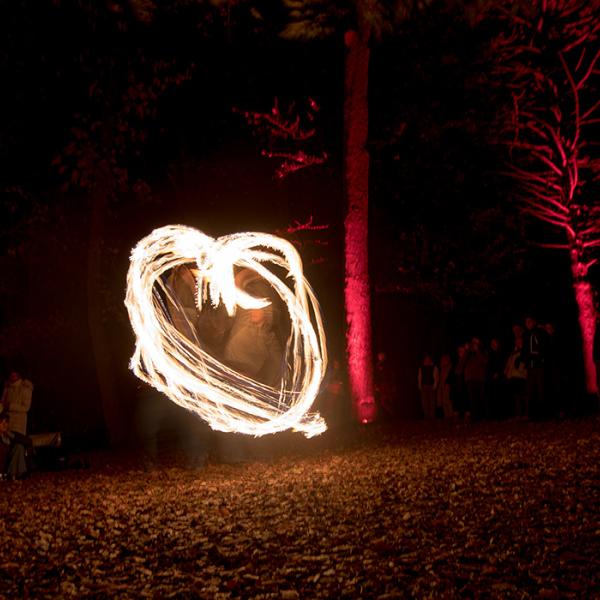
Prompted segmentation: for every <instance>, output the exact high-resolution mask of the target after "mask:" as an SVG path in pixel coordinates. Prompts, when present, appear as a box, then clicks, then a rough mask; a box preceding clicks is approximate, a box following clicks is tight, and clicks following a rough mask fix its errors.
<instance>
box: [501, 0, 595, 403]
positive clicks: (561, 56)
mask: <svg viewBox="0 0 600 600" xmlns="http://www.w3.org/2000/svg"><path fill="white" fill-rule="evenodd" d="M595 4H596V3H594V2H588V1H586V0H540V1H539V2H535V3H533V4H531V5H529V4H528V3H519V4H515V3H514V2H508V3H505V6H504V9H503V10H502V9H501V11H500V15H501V19H502V22H503V24H504V25H505V26H506V27H505V30H504V31H503V33H502V34H501V35H500V36H499V37H498V38H497V40H496V43H495V44H494V47H493V52H494V54H495V61H496V62H497V72H498V73H499V74H500V76H501V77H502V78H503V79H502V80H503V81H504V82H505V83H506V84H507V85H508V89H509V91H510V93H511V96H512V106H511V108H510V109H508V110H507V112H506V113H504V114H503V115H502V119H501V120H502V123H503V125H502V128H503V132H504V135H505V137H504V139H505V140H506V141H507V143H508V146H509V149H510V165H511V175H512V176H513V177H514V178H515V180H516V182H517V184H518V190H519V196H520V200H521V202H522V207H523V210H524V211H525V212H526V213H527V214H529V215H531V216H532V217H533V218H534V219H535V220H537V221H539V222H542V223H544V224H547V225H548V226H550V227H551V228H553V230H554V232H555V233H556V234H557V237H556V239H555V240H552V243H547V244H544V245H545V246H547V247H549V248H556V249H561V250H565V251H567V252H568V253H569V257H570V263H571V274H572V283H573V290H574V293H575V300H576V302H577V306H578V310H579V324H580V328H581V335H582V342H583V356H584V367H585V380H586V381H585V382H586V389H587V391H588V392H590V393H593V392H595V391H597V384H596V377H595V368H594V362H593V359H592V348H593V341H594V334H595V327H596V326H595V322H596V321H595V310H594V304H593V290H592V287H591V284H590V279H589V271H590V267H591V266H592V265H593V264H594V263H596V260H597V259H596V258H594V252H595V251H596V249H597V248H598V247H600V196H599V195H598V191H599V190H598V186H599V181H600V151H599V146H598V143H597V141H598V139H599V136H598V134H599V133H600V128H599V124H600V115H599V112H600V111H599V109H600V100H599V99H598V98H599V95H598V91H599V88H600V86H599V81H598V79H599V78H598V74H599V73H600V43H599V36H600V18H599V14H598V10H597V8H595V6H594V5H595ZM596 6H597V4H596Z"/></svg>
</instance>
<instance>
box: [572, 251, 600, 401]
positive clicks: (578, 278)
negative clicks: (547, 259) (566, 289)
mask: <svg viewBox="0 0 600 600" xmlns="http://www.w3.org/2000/svg"><path fill="white" fill-rule="evenodd" d="M571 260H572V263H571V269H572V271H573V277H574V283H573V289H574V291H575V301H576V302H577V308H578V311H579V327H580V329H581V341H582V348H583V368H584V374H585V389H586V391H587V392H588V393H589V394H596V393H598V383H597V379H596V365H595V364H594V335H595V333H596V311H595V309H594V294H593V291H592V286H591V285H590V282H589V281H588V280H587V277H586V275H587V268H586V266H585V265H584V264H583V263H582V262H581V261H579V260H578V259H577V258H572V259H571Z"/></svg>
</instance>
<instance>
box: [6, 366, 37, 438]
mask: <svg viewBox="0 0 600 600" xmlns="http://www.w3.org/2000/svg"><path fill="white" fill-rule="evenodd" d="M32 393H33V383H31V381H29V379H24V378H23V377H22V376H21V373H19V372H18V371H12V372H11V374H10V375H9V376H8V380H7V382H6V384H5V386H4V392H3V393H2V406H3V407H4V410H5V411H6V412H7V413H8V418H9V429H10V430H11V431H16V432H17V433H20V434H21V435H27V413H28V412H29V409H30V408H31V395H32Z"/></svg>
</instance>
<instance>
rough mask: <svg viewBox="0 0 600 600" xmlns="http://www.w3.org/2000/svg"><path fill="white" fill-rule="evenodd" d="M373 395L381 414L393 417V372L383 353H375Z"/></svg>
mask: <svg viewBox="0 0 600 600" xmlns="http://www.w3.org/2000/svg"><path fill="white" fill-rule="evenodd" d="M375 393H376V395H377V399H378V404H379V407H380V408H381V410H382V412H383V413H384V414H386V415H387V416H389V417H391V416H393V415H394V399H395V397H396V378H395V372H394V371H393V369H391V368H390V365H389V363H388V361H387V357H386V355H385V352H378V353H377V362H376V363H375Z"/></svg>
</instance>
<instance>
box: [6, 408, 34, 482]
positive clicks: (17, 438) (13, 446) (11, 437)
mask: <svg viewBox="0 0 600 600" xmlns="http://www.w3.org/2000/svg"><path fill="white" fill-rule="evenodd" d="M30 445H31V442H30V440H29V438H28V437H27V436H25V435H22V434H21V433H18V432H16V431H11V430H10V429H9V427H8V413H6V412H3V413H1V414H0V477H1V478H6V479H13V480H14V479H21V478H22V477H24V476H25V475H26V473H27V463H26V460H25V455H26V448H27V447H29V446H30Z"/></svg>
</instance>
